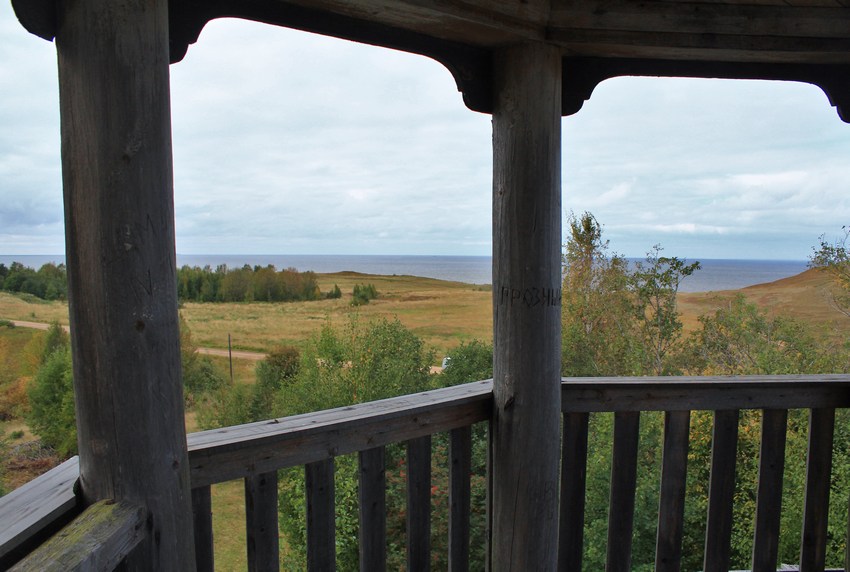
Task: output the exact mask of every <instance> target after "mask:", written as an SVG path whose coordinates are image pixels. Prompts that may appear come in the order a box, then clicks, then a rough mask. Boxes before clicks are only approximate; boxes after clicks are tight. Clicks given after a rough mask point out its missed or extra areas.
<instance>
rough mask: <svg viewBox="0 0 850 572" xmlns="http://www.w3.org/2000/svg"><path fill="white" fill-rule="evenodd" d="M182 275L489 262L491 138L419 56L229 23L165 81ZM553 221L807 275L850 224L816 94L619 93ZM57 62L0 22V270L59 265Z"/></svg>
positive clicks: (832, 119)
mask: <svg viewBox="0 0 850 572" xmlns="http://www.w3.org/2000/svg"><path fill="white" fill-rule="evenodd" d="M171 93H172V130H173V133H172V136H173V146H174V185H175V220H176V230H177V245H176V247H177V252H178V253H180V254H211V253H215V254H426V255H489V254H490V253H491V248H492V247H491V244H492V240H491V232H492V231H491V194H492V158H491V156H492V149H491V122H490V117H489V116H487V115H484V114H480V113H475V112H472V111H469V110H468V109H467V108H466V107H465V106H464V105H463V102H462V98H461V95H460V94H459V93H458V92H457V88H456V86H455V84H454V80H453V79H452V77H451V75H450V74H449V72H448V71H447V70H446V69H445V68H443V66H441V65H440V64H438V63H436V62H434V61H432V60H429V59H427V58H424V57H421V56H415V55H411V54H405V53H401V52H396V51H392V50H386V49H382V48H376V47H372V46H365V45H358V44H354V43H351V42H345V41H342V40H337V39H332V38H324V37H321V36H316V35H311V34H306V33H303V32H297V31H293V30H287V29H283V28H276V27H272V26H266V25H263V24H257V23H253V22H245V21H239V20H219V21H214V22H211V23H210V24H208V25H207V27H206V28H205V29H204V31H203V33H202V34H201V37H200V40H199V41H198V43H197V44H195V45H192V46H190V47H189V51H188V54H187V56H186V58H185V59H184V60H183V61H182V62H180V63H177V64H174V65H172V66H171ZM562 134H563V160H562V163H563V177H562V179H563V210H564V212H563V218H564V221H565V224H564V228H565V229H566V228H567V224H566V221H567V220H568V218H569V216H570V215H571V213H573V214H575V215H581V213H583V212H585V211H589V212H591V213H592V214H593V215H594V216H595V217H596V218H597V220H598V221H599V222H600V223H601V224H602V225H603V229H604V230H603V236H604V237H605V238H607V239H608V240H610V247H611V249H612V250H613V251H615V252H617V253H620V254H623V255H625V256H631V257H640V256H643V255H644V254H645V253H646V252H647V251H648V250H650V249H651V248H652V247H653V245H656V244H660V245H661V246H662V247H663V249H664V254H666V255H668V256H679V257H683V258H689V259H700V258H701V259H708V258H733V259H786V260H805V259H806V258H808V256H809V255H810V254H811V251H812V247H813V246H814V245H816V244H817V242H818V238H819V236H821V235H823V234H825V235H826V237H827V238H828V239H830V240H831V239H834V238H837V237H838V236H839V235H840V234H841V227H842V226H843V225H845V224H850V220H849V219H850V217H848V213H850V193H848V185H850V160H848V158H850V125H847V124H844V123H843V122H841V120H840V119H839V118H838V115H837V113H836V111H835V109H834V108H832V107H831V106H830V105H829V102H828V101H827V98H826V96H825V95H824V94H823V92H821V90H820V89H818V88H817V87H814V86H811V85H806V84H796V83H781V82H750V81H746V82H745V81H720V80H685V79H669V78H667V79H662V78H618V79H612V80H608V81H606V82H604V83H602V84H601V85H600V86H598V87H597V88H596V90H595V92H594V94H593V96H592V97H591V99H590V100H589V101H588V102H586V103H585V105H584V108H583V109H582V110H581V111H580V112H579V113H578V114H576V115H574V116H571V117H567V118H564V119H563V122H562ZM62 219H63V214H62V188H61V165H60V160H59V103H58V81H57V71H56V52H55V47H54V45H53V44H51V43H49V42H46V41H44V40H42V39H39V38H37V37H35V36H32V35H30V34H28V33H27V32H26V31H25V30H24V29H23V28H22V27H21V26H20V25H19V24H18V23H17V21H16V20H15V18H14V14H13V13H12V10H11V7H10V3H9V2H8V1H7V2H0V254H6V255H8V254H61V253H63V252H64V230H63V220H62Z"/></svg>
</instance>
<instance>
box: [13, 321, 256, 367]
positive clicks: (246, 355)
mask: <svg viewBox="0 0 850 572" xmlns="http://www.w3.org/2000/svg"><path fill="white" fill-rule="evenodd" d="M9 321H10V322H12V323H13V324H15V326H16V327H18V328H32V329H34V330H46V329H47V328H49V327H50V324H45V323H43V322H24V321H21V320H9ZM62 328H63V329H64V330H65V331H66V332H68V331H70V329H69V328H68V326H62ZM198 353H199V354H206V355H210V356H221V357H227V356H228V355H230V354H229V353H228V351H227V350H221V349H218V348H198ZM233 358H234V359H247V360H252V361H260V360H263V359H265V358H266V354H262V353H259V352H246V351H242V350H233Z"/></svg>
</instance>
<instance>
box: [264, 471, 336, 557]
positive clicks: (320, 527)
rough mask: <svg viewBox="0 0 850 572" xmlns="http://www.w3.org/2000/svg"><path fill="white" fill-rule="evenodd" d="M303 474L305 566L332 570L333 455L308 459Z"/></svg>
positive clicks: (334, 555) (333, 535) (334, 548)
mask: <svg viewBox="0 0 850 572" xmlns="http://www.w3.org/2000/svg"><path fill="white" fill-rule="evenodd" d="M304 475H305V486H306V489H307V570H308V571H309V572H333V571H334V570H336V513H335V506H336V505H335V498H334V490H335V487H334V461H333V459H327V460H324V461H316V462H315V463H309V464H308V465H306V466H305V467H304ZM275 506H276V505H275Z"/></svg>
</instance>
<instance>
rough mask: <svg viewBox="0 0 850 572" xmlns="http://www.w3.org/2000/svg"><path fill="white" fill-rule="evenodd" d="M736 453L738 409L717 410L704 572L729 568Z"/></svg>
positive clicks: (712, 443)
mask: <svg viewBox="0 0 850 572" xmlns="http://www.w3.org/2000/svg"><path fill="white" fill-rule="evenodd" d="M737 452H738V410H726V411H715V412H714V429H713V431H712V439H711V476H710V477H709V488H708V516H707V522H706V531H705V558H704V560H703V570H705V572H727V571H728V570H729V557H730V543H731V540H732V501H733V499H734V496H735V461H736V456H737Z"/></svg>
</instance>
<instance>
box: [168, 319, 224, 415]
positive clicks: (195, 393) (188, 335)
mask: <svg viewBox="0 0 850 572" xmlns="http://www.w3.org/2000/svg"><path fill="white" fill-rule="evenodd" d="M180 365H181V368H182V370H183V387H184V389H185V392H186V395H185V398H186V400H187V402H188V403H192V402H194V401H195V399H196V398H197V397H199V396H200V395H202V394H205V393H208V392H211V391H216V390H218V389H220V388H222V387H224V386H225V385H226V384H227V383H228V379H227V377H226V376H225V374H224V372H222V371H221V369H220V368H218V367H217V366H216V365H215V364H214V363H213V362H212V360H211V359H209V358H208V357H207V356H202V355H200V354H199V353H198V346H197V345H195V342H194V341H193V340H192V332H191V331H190V330H189V324H187V323H186V320H185V319H183V316H180Z"/></svg>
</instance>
